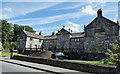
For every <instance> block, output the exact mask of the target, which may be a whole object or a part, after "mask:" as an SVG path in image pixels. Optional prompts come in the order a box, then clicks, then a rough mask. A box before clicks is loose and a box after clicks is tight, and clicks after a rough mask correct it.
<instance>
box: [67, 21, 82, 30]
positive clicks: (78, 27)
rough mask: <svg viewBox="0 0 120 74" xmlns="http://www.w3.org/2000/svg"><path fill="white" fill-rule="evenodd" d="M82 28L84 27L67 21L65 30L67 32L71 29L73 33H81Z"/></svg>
mask: <svg viewBox="0 0 120 74" xmlns="http://www.w3.org/2000/svg"><path fill="white" fill-rule="evenodd" d="M81 26H82V25H79V24H76V23H73V22H71V21H66V22H65V29H67V30H69V29H71V30H72V31H73V32H79V31H80V27H81Z"/></svg>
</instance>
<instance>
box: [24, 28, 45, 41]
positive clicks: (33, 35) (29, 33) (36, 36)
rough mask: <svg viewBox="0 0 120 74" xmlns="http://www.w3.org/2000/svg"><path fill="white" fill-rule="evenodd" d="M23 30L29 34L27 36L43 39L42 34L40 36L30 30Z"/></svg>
mask: <svg viewBox="0 0 120 74" xmlns="http://www.w3.org/2000/svg"><path fill="white" fill-rule="evenodd" d="M23 32H24V33H25V34H26V35H27V36H29V37H34V38H39V39H43V36H42V35H38V34H35V33H31V32H28V31H25V30H23Z"/></svg>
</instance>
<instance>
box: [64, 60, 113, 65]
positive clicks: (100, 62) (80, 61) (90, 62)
mask: <svg viewBox="0 0 120 74" xmlns="http://www.w3.org/2000/svg"><path fill="white" fill-rule="evenodd" d="M65 61H68V62H77V63H88V64H97V65H103V64H104V61H85V60H65ZM108 64H109V65H114V63H112V62H109V63H108Z"/></svg>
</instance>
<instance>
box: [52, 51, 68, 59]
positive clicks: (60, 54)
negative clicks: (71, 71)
mask: <svg viewBox="0 0 120 74" xmlns="http://www.w3.org/2000/svg"><path fill="white" fill-rule="evenodd" d="M67 57H68V56H67V55H66V54H64V53H63V52H55V53H54V54H52V56H51V58H53V59H66V58H67Z"/></svg>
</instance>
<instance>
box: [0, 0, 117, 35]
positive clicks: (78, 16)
mask: <svg viewBox="0 0 120 74" xmlns="http://www.w3.org/2000/svg"><path fill="white" fill-rule="evenodd" d="M11 1H14V2H10V1H9V0H6V1H4V2H1V3H0V5H2V6H1V7H2V8H1V9H0V18H2V19H3V20H7V21H9V22H10V23H13V24H18V25H29V26H30V27H32V28H33V29H34V30H35V31H36V33H37V34H38V33H39V32H40V31H42V35H44V36H45V35H51V34H52V32H55V33H57V31H58V30H60V29H61V28H62V27H63V26H65V29H67V30H68V29H69V28H70V29H71V30H72V32H74V33H76V32H83V31H84V25H85V26H87V25H88V24H89V23H90V22H91V21H92V20H93V19H94V18H95V17H96V16H97V10H98V9H102V11H103V16H105V17H107V18H108V19H110V20H112V21H114V22H117V19H118V2H108V1H106V0H102V2H99V1H93V2H91V1H87V2H80V1H79V2H68V1H67V2H64V1H65V0H64V1H61V2H57V1H56V2H37V0H35V1H34V2H30V1H28V2H24V1H21V2H17V1H15V0H11Z"/></svg>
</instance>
